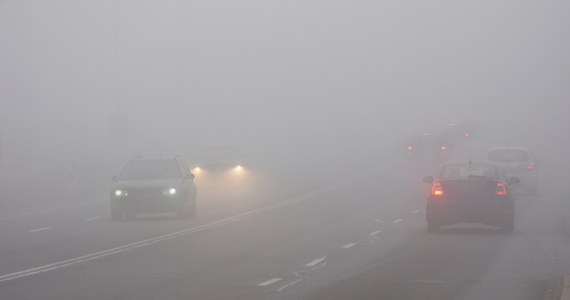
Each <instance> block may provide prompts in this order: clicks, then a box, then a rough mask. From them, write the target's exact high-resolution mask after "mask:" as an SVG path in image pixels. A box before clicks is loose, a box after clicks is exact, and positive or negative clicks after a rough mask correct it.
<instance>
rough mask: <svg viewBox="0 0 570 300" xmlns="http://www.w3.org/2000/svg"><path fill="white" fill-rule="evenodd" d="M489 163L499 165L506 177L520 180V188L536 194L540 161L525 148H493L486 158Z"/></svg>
mask: <svg viewBox="0 0 570 300" xmlns="http://www.w3.org/2000/svg"><path fill="white" fill-rule="evenodd" d="M486 160H487V161H489V162H494V163H499V164H501V165H502V166H503V168H504V169H505V171H506V173H507V174H508V176H516V177H517V178H519V179H520V181H521V184H520V188H521V189H523V190H526V191H527V192H529V193H531V194H536V193H537V192H538V169H539V165H540V160H539V159H538V158H536V156H534V155H533V154H532V153H531V152H530V151H529V150H528V148H525V147H494V148H491V149H490V150H489V152H488V153H487V156H486Z"/></svg>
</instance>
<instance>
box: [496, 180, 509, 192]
mask: <svg viewBox="0 0 570 300" xmlns="http://www.w3.org/2000/svg"><path fill="white" fill-rule="evenodd" d="M496 195H497V196H506V195H507V187H506V186H505V184H504V183H502V182H500V181H499V182H497V192H496Z"/></svg>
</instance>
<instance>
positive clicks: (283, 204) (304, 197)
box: [0, 178, 351, 282]
mask: <svg viewBox="0 0 570 300" xmlns="http://www.w3.org/2000/svg"><path fill="white" fill-rule="evenodd" d="M349 180H351V179H350V178H349V179H346V180H344V181H340V182H337V183H335V184H332V185H330V186H326V187H324V188H321V189H318V190H315V191H313V192H310V193H306V194H303V195H300V196H297V197H294V198H291V199H289V200H285V201H281V202H279V203H275V204H272V205H268V206H265V207H261V208H257V209H253V210H250V211H246V212H243V213H241V214H238V215H235V216H232V217H228V218H225V219H221V220H217V221H214V222H210V223H207V224H204V225H200V226H196V227H190V228H187V229H183V230H179V231H175V232H171V233H167V234H163V235H160V236H157V237H154V238H150V239H147V240H143V241H139V242H134V243H130V244H126V245H122V246H118V247H115V248H112V249H107V250H103V251H99V252H94V253H90V254H87V255H83V256H79V257H75V258H71V259H67V260H63V261H59V262H55V263H51V264H48V265H43V266H40V267H35V268H31V269H27V270H23V271H18V272H14V273H10V274H5V275H1V276H0V282H3V281H8V280H14V279H18V278H23V277H28V276H32V275H36V274H40V273H44V272H49V271H53V270H57V269H60V268H64V267H68V266H71V265H74V264H78V263H83V262H87V261H92V260H95V259H99V258H102V257H106V256H109V255H114V254H118V253H123V252H127V251H130V250H133V249H137V248H140V247H143V246H147V245H152V244H155V243H158V242H161V241H165V240H170V239H173V238H178V237H182V236H185V235H189V234H192V233H196V232H200V231H204V230H208V229H212V228H217V227H221V226H224V225H227V224H230V223H235V222H238V221H241V220H244V219H246V218H250V217H252V216H256V215H259V214H262V213H265V212H268V211H272V210H275V209H279V208H282V207H287V206H290V205H293V204H296V203H299V202H303V201H305V200H307V199H310V198H311V197H313V196H314V195H317V194H319V193H322V191H323V190H326V188H328V189H329V190H330V188H331V187H332V186H334V187H340V186H342V185H343V184H345V183H346V182H349ZM46 228H48V229H49V227H46ZM40 229H42V230H46V229H43V228H40Z"/></svg>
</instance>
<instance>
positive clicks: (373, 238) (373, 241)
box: [368, 236, 380, 245]
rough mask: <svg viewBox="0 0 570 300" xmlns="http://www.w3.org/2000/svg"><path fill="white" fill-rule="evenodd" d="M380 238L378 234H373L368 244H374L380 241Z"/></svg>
mask: <svg viewBox="0 0 570 300" xmlns="http://www.w3.org/2000/svg"><path fill="white" fill-rule="evenodd" d="M379 240H380V239H379V238H378V237H377V236H373V237H372V239H370V242H369V243H368V245H372V244H374V243H375V242H376V241H379Z"/></svg>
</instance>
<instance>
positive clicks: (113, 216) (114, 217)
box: [111, 211, 123, 222]
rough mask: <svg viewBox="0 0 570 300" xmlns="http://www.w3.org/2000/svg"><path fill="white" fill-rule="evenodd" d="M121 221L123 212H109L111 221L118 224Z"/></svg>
mask: <svg viewBox="0 0 570 300" xmlns="http://www.w3.org/2000/svg"><path fill="white" fill-rule="evenodd" d="M122 220H123V212H120V211H111V221H113V222H120V221H122Z"/></svg>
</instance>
